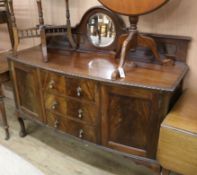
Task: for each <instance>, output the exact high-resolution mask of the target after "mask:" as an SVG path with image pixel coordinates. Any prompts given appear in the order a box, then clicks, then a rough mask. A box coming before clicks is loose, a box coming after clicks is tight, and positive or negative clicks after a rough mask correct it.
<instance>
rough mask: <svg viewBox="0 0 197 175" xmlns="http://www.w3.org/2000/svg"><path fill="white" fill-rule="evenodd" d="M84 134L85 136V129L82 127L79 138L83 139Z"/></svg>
mask: <svg viewBox="0 0 197 175" xmlns="http://www.w3.org/2000/svg"><path fill="white" fill-rule="evenodd" d="M83 136H84V131H83V129H80V130H79V138H80V139H82V138H83Z"/></svg>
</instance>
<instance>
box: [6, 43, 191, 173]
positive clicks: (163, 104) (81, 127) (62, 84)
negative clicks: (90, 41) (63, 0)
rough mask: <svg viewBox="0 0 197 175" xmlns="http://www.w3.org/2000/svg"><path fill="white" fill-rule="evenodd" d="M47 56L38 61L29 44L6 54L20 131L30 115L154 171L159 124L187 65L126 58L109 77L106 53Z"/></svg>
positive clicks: (38, 52) (110, 60)
mask: <svg viewBox="0 0 197 175" xmlns="http://www.w3.org/2000/svg"><path fill="white" fill-rule="evenodd" d="M48 56H49V57H48V58H49V60H50V61H49V63H47V64H46V63H43V62H42V52H41V50H40V48H39V47H35V48H31V49H28V50H25V51H21V52H19V53H18V55H17V56H10V57H9V63H10V70H11V75H12V78H13V84H14V90H15V97H16V102H17V111H18V118H19V121H20V124H21V135H22V136H24V135H25V127H24V123H23V120H22V118H30V119H33V120H35V121H37V122H39V123H42V124H43V125H48V126H50V127H53V128H55V129H57V130H59V131H62V132H66V133H68V134H71V135H74V136H76V137H78V138H80V139H83V140H87V141H91V142H93V143H96V144H98V145H102V146H104V147H107V148H111V149H114V150H117V151H121V153H122V154H124V155H125V156H128V157H130V158H132V159H134V160H135V161H136V162H138V163H139V162H141V163H142V164H144V165H146V166H148V167H151V168H152V169H154V170H155V171H157V172H158V171H159V170H160V166H159V164H158V163H157V162H156V161H155V155H156V148H157V142H158V136H159V128H160V124H161V122H162V120H163V118H164V117H165V115H166V113H167V112H168V110H169V108H170V107H171V105H172V104H173V103H174V101H175V99H176V98H174V97H176V96H177V94H179V93H180V91H181V87H182V80H183V78H184V76H185V74H186V72H187V70H188V67H187V65H186V64H185V63H183V62H178V61H177V62H176V63H175V66H173V67H163V66H160V65H154V64H146V63H139V62H138V63H137V64H138V67H135V68H133V67H130V65H129V62H127V63H126V71H127V77H126V78H125V79H121V80H116V81H113V80H112V79H111V73H112V72H113V71H114V69H115V65H116V60H115V58H114V55H112V54H109V53H108V54H104V53H103V54H101V53H93V52H87V53H85V52H84V53H83V52H70V51H67V52H64V53H63V54H61V53H57V52H51V53H49V55H48ZM136 156H137V158H136Z"/></svg>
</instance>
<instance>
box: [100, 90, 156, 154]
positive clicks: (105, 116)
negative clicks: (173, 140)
mask: <svg viewBox="0 0 197 175" xmlns="http://www.w3.org/2000/svg"><path fill="white" fill-rule="evenodd" d="M101 89H102V144H103V145H105V146H107V147H110V148H113V149H116V150H118V151H123V152H126V153H129V154H133V155H138V156H143V157H150V158H153V157H154V155H155V152H156V144H157V139H158V138H157V137H158V136H157V135H158V133H157V132H159V127H158V126H159V113H158V110H159V104H158V101H159V100H158V96H157V95H156V94H155V93H153V92H151V91H148V90H144V89H135V88H122V87H120V88H119V87H111V86H103V87H102V88H101Z"/></svg>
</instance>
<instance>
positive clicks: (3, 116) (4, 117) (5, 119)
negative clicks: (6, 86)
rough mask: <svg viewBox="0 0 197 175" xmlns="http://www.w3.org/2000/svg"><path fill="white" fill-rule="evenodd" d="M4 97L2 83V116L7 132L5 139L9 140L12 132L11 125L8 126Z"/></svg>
mask: <svg viewBox="0 0 197 175" xmlns="http://www.w3.org/2000/svg"><path fill="white" fill-rule="evenodd" d="M3 98H4V96H3V92H2V87H1V85H0V117H1V118H2V122H3V127H4V129H5V134H6V137H5V140H8V139H9V138H10V134H9V126H8V122H7V117H6V112H5V105H4V101H3Z"/></svg>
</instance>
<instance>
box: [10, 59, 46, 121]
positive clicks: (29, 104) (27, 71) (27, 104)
mask: <svg viewBox="0 0 197 175" xmlns="http://www.w3.org/2000/svg"><path fill="white" fill-rule="evenodd" d="M10 65H11V73H12V80H13V84H14V91H15V99H16V103H17V104H16V105H17V109H18V110H19V111H18V112H19V113H22V114H20V115H23V114H25V115H28V117H31V118H33V119H35V120H38V121H41V122H43V115H42V102H41V88H40V84H39V76H38V71H37V69H36V68H34V67H31V66H27V65H25V64H20V63H16V62H11V63H10ZM21 117H23V116H21Z"/></svg>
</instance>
